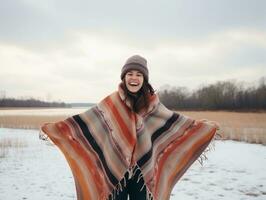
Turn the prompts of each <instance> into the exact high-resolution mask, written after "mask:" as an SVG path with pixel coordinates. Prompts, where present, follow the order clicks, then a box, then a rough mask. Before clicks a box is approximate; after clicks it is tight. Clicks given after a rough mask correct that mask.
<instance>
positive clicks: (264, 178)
mask: <svg viewBox="0 0 266 200" xmlns="http://www.w3.org/2000/svg"><path fill="white" fill-rule="evenodd" d="M38 134H39V133H38V131H37V130H23V129H7V128H0V199H1V200H2V199H3V200H18V199H22V200H36V199H37V200H38V199H41V200H74V199H76V194H75V185H74V180H73V176H72V173H71V170H70V168H69V166H68V164H67V162H66V160H65V158H64V157H63V154H62V153H61V152H60V151H59V149H58V148H57V147H55V146H53V145H51V144H50V143H48V142H45V141H42V140H39V137H38ZM10 143H11V144H10ZM3 144H6V146H7V147H3ZM207 156H208V160H206V161H205V162H204V165H203V166H201V165H200V164H199V162H195V163H194V164H193V165H192V166H191V167H190V168H189V170H188V171H187V172H186V173H185V174H184V176H183V177H182V178H181V180H180V181H179V182H178V183H177V184H176V186H175V187H174V189H173V191H172V195H171V200H195V199H204V200H213V199H215V200H219V199H223V200H227V199H233V200H250V199H251V200H252V199H256V200H263V199H266V173H265V166H266V147H265V146H262V145H257V144H247V143H240V142H234V141H216V142H215V150H213V151H211V152H209V153H208V154H207Z"/></svg>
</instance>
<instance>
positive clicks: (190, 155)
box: [167, 131, 215, 188]
mask: <svg viewBox="0 0 266 200" xmlns="http://www.w3.org/2000/svg"><path fill="white" fill-rule="evenodd" d="M210 133H211V134H210V135H207V137H203V138H201V139H199V140H198V141H197V142H196V143H195V144H194V145H193V147H194V148H192V149H195V150H197V149H198V147H199V146H202V145H203V144H206V143H207V142H208V141H210V140H211V138H212V136H213V134H212V133H215V131H211V132H210ZM208 136H209V137H208ZM195 150H194V151H192V150H191V151H189V152H188V153H187V154H186V156H184V157H183V159H182V160H181V161H180V164H178V165H176V168H175V171H174V172H173V173H172V174H171V175H170V176H169V179H168V181H167V186H168V187H167V188H170V186H172V185H170V184H172V183H173V181H174V179H176V178H177V177H176V175H177V174H178V172H180V171H181V170H185V171H186V170H187V168H188V167H189V166H190V165H192V164H193V163H191V162H190V161H192V159H193V158H194V159H193V161H192V162H194V161H195V160H196V158H197V157H194V156H196V155H195V152H196V151H195ZM189 162H190V163H191V164H189ZM188 165H189V166H188ZM185 171H184V172H183V173H182V174H180V175H179V178H180V177H181V176H182V175H183V174H184V173H185Z"/></svg>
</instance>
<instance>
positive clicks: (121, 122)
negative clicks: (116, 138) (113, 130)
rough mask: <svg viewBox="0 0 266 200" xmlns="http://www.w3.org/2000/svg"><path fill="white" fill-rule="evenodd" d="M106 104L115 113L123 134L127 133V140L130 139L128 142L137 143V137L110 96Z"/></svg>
mask: <svg viewBox="0 0 266 200" xmlns="http://www.w3.org/2000/svg"><path fill="white" fill-rule="evenodd" d="M105 102H106V104H107V105H108V107H109V108H110V109H111V112H112V113H113V116H114V118H115V119H116V121H117V124H118V126H119V127H120V130H122V131H121V132H122V134H124V135H125V138H126V140H127V141H128V143H129V144H130V145H131V146H133V145H134V144H135V138H134V135H133V133H131V132H130V130H129V129H128V126H127V125H126V124H125V122H124V120H123V118H122V117H121V115H120V113H119V111H118V110H117V109H116V107H115V106H114V104H113V102H112V100H111V98H110V97H108V98H106V99H105Z"/></svg>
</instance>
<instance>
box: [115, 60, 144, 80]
mask: <svg viewBox="0 0 266 200" xmlns="http://www.w3.org/2000/svg"><path fill="white" fill-rule="evenodd" d="M133 69H135V70H139V71H140V72H141V73H142V74H143V76H144V78H145V79H146V80H147V81H149V70H148V68H147V60H146V59H145V58H143V57H141V56H139V55H134V56H131V57H129V58H128V59H127V61H126V63H125V65H124V66H123V68H122V70H121V76H120V77H121V80H122V79H123V78H124V76H125V75H126V73H127V72H128V71H129V70H133Z"/></svg>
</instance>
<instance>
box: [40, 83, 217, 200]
mask: <svg viewBox="0 0 266 200" xmlns="http://www.w3.org/2000/svg"><path fill="white" fill-rule="evenodd" d="M41 131H42V132H43V133H45V134H46V135H47V136H48V137H49V138H50V139H51V140H52V141H53V143H54V144H55V145H57V146H58V147H59V149H60V150H61V151H62V152H63V154H64V155H65V157H66V159H67V161H68V163H69V166H70V168H71V170H72V173H73V176H74V180H75V185H76V192H77V199H78V200H107V199H108V198H113V197H114V195H115V194H116V193H119V191H120V190H121V188H122V186H123V182H124V175H125V173H126V172H128V173H129V174H131V175H132V173H134V171H135V170H133V169H135V168H139V169H140V170H141V176H142V177H143V179H144V182H145V185H144V187H145V188H146V191H147V199H149V198H150V199H154V200H168V199H169V198H170V194H171V191H172V189H173V187H174V185H175V183H176V182H177V181H178V180H179V179H180V177H181V176H182V175H183V174H184V173H185V171H186V170H187V169H188V168H189V166H190V165H191V164H192V163H193V162H194V161H195V160H197V159H198V158H200V155H201V154H202V152H203V151H204V150H206V147H207V146H208V145H209V143H210V142H211V140H212V139H213V137H214V135H215V132H216V127H215V126H214V125H212V124H210V123H207V122H202V121H196V120H193V119H191V118H189V117H186V116H183V115H180V114H177V113H175V112H173V111H170V110H168V109H167V108H166V107H165V106H164V105H163V104H162V103H160V101H159V99H158V96H157V95H156V94H154V95H152V96H150V104H149V107H148V109H147V110H145V111H144V110H142V111H140V112H139V113H135V112H132V110H131V109H130V103H129V102H128V101H127V100H126V99H125V95H124V92H123V90H122V89H121V87H119V89H118V91H116V92H114V93H112V94H111V95H109V96H107V97H106V98H104V99H103V100H102V101H101V102H100V103H99V104H97V105H96V106H94V107H92V108H91V109H89V110H87V111H86V112H84V113H81V114H78V115H74V116H72V117H69V118H67V119H65V120H64V121H60V122H57V123H48V124H45V125H43V126H42V127H41Z"/></svg>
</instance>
